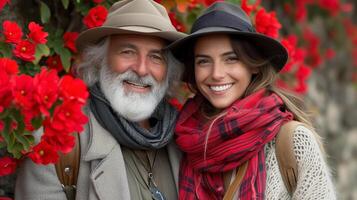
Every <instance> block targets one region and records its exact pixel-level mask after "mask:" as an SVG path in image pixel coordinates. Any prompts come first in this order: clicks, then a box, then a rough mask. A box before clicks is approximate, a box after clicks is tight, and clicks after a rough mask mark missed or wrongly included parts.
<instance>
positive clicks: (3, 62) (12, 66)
mask: <svg viewBox="0 0 357 200" xmlns="http://www.w3.org/2000/svg"><path fill="white" fill-rule="evenodd" d="M0 70H4V71H5V72H6V73H7V74H8V75H15V74H17V73H19V66H18V65H17V63H16V61H14V60H12V59H10V58H0Z"/></svg>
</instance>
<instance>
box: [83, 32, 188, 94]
mask: <svg viewBox="0 0 357 200" xmlns="http://www.w3.org/2000/svg"><path fill="white" fill-rule="evenodd" d="M109 42H110V37H106V38H104V39H102V40H101V41H100V42H99V43H97V44H96V45H92V46H88V47H87V48H86V49H85V50H84V52H83V55H82V59H81V63H80V64H79V65H78V66H77V68H76V74H77V76H78V77H80V78H81V79H82V80H83V81H84V82H85V83H86V84H87V85H88V86H89V87H90V86H92V85H93V84H95V83H96V82H97V81H98V80H99V73H100V68H101V67H102V66H101V65H102V63H103V60H104V59H106V58H107V57H106V56H107V53H108V47H109ZM163 55H164V58H165V61H166V66H167V67H168V70H167V75H166V79H168V82H169V87H168V90H167V91H166V96H168V97H173V96H175V91H176V90H177V87H178V86H179V83H180V81H181V75H182V73H183V69H184V66H183V64H182V63H180V62H179V61H177V60H176V59H175V57H174V56H173V55H172V53H171V51H169V50H164V51H163Z"/></svg>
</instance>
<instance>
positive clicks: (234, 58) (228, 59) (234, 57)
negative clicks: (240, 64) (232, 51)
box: [226, 56, 239, 63]
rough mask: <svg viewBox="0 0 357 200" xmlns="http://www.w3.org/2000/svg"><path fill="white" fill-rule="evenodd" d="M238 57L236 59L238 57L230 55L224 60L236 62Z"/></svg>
mask: <svg viewBox="0 0 357 200" xmlns="http://www.w3.org/2000/svg"><path fill="white" fill-rule="evenodd" d="M238 60H239V59H238V57H236V56H232V57H228V58H227V59H226V61H227V62H228V63H235V62H237V61H238Z"/></svg>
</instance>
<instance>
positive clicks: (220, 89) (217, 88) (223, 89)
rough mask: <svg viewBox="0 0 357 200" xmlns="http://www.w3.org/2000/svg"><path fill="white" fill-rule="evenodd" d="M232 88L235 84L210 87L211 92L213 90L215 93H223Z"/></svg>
mask: <svg viewBox="0 0 357 200" xmlns="http://www.w3.org/2000/svg"><path fill="white" fill-rule="evenodd" d="M232 86H233V84H232V83H229V84H224V85H211V86H209V88H210V89H211V90H213V91H214V92H222V91H225V90H228V89H229V88H231V87H232Z"/></svg>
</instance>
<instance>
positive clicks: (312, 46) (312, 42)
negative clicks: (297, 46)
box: [303, 28, 321, 67]
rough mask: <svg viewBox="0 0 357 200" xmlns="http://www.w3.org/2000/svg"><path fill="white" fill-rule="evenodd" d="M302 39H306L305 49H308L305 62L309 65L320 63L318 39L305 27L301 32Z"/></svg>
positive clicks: (314, 65) (313, 65) (316, 65)
mask: <svg viewBox="0 0 357 200" xmlns="http://www.w3.org/2000/svg"><path fill="white" fill-rule="evenodd" d="M303 38H304V41H306V43H307V44H306V46H307V47H306V49H308V50H309V54H308V57H307V62H308V63H309V64H310V65H311V67H318V66H319V65H320V64H321V56H320V52H319V46H320V39H319V37H318V36H317V35H316V34H314V33H313V32H312V31H311V30H310V29H308V28H305V29H304V33H303Z"/></svg>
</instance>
